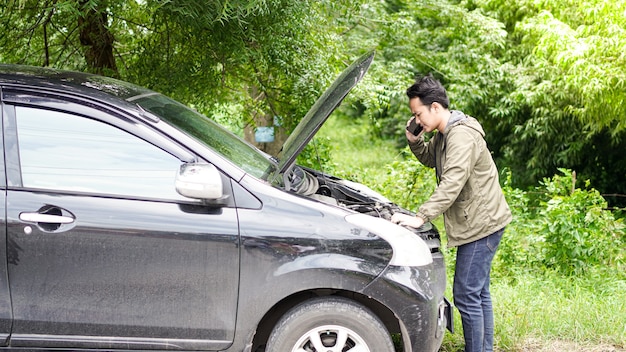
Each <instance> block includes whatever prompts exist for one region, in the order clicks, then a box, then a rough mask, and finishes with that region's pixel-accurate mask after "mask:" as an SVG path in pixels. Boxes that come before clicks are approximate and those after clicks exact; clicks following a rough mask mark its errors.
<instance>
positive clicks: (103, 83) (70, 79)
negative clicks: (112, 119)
mask: <svg viewBox="0 0 626 352" xmlns="http://www.w3.org/2000/svg"><path fill="white" fill-rule="evenodd" d="M0 84H2V85H26V86H31V87H40V88H45V89H57V90H58V89H60V90H63V91H65V92H74V93H78V94H90V95H91V94H94V93H96V92H101V93H105V94H107V95H112V96H115V97H117V98H120V99H123V100H127V99H128V98H131V97H135V96H138V95H142V94H146V93H151V91H150V90H148V89H146V88H142V87H139V86H137V85H134V84H131V83H128V82H124V81H120V80H117V79H114V78H111V77H105V76H99V75H95V74H90V73H84V72H74V71H65V70H58V69H53V68H49V67H35V66H26V65H12V64H0Z"/></svg>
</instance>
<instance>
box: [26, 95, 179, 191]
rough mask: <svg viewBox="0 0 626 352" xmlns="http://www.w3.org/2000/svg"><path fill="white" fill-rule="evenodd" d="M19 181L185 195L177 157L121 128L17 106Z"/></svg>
mask: <svg viewBox="0 0 626 352" xmlns="http://www.w3.org/2000/svg"><path fill="white" fill-rule="evenodd" d="M15 112H16V122H17V136H18V145H19V155H20V164H21V171H22V185H23V186H24V187H27V188H36V189H46V190H54V191H59V192H63V191H71V192H87V193H98V194H111V195H119V196H124V197H132V198H136V197H141V198H143V197H148V198H160V199H186V198H184V197H182V196H181V195H179V194H178V193H177V192H176V190H175V188H174V179H175V176H176V172H177V170H178V168H179V166H180V164H181V162H180V160H178V158H176V157H174V156H173V155H171V154H169V153H167V152H165V151H163V150H161V149H159V148H158V147H156V146H154V145H152V144H150V143H148V142H146V141H144V140H143V139H140V138H138V137H136V136H134V135H132V134H130V133H128V132H126V131H123V130H120V129H118V128H116V127H114V126H111V125H108V124H106V123H103V122H100V121H96V120H92V119H88V118H85V117H82V116H77V115H72V114H67V113H62V112H56V111H49V110H42V109H35V108H27V107H19V106H18V107H16V110H15Z"/></svg>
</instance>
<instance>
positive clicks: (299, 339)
mask: <svg viewBox="0 0 626 352" xmlns="http://www.w3.org/2000/svg"><path fill="white" fill-rule="evenodd" d="M352 350H354V351H356V350H358V351H364V352H366V351H369V352H394V351H395V349H394V347H393V343H392V342H391V337H390V335H389V332H388V331H387V329H386V328H385V326H384V325H383V323H382V322H381V321H380V320H379V319H378V318H377V317H376V316H375V315H374V314H373V313H372V312H371V311H370V310H369V309H367V308H366V307H363V306H362V305H360V304H358V303H356V302H353V301H351V300H348V299H346V298H342V297H328V296H326V297H319V298H316V299H313V300H310V301H307V302H304V303H301V304H299V305H297V306H296V307H294V308H292V309H291V310H290V311H288V312H287V313H286V314H285V315H284V316H283V317H282V318H281V319H280V321H279V322H278V323H277V324H276V326H275V327H274V330H273V331H272V334H271V335H270V338H269V341H268V345H267V349H266V351H267V352H342V351H352Z"/></svg>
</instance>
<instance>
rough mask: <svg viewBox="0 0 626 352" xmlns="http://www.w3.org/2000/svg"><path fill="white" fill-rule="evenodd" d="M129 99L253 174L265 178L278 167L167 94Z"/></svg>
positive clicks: (146, 95) (266, 157) (258, 152)
mask: <svg viewBox="0 0 626 352" xmlns="http://www.w3.org/2000/svg"><path fill="white" fill-rule="evenodd" d="M128 101H130V102H133V103H135V104H138V105H140V106H141V107H142V108H144V109H145V110H148V111H150V112H151V113H153V114H155V115H156V116H158V117H159V118H160V119H162V120H165V121H167V122H168V123H170V124H172V125H174V126H176V127H177V128H179V129H181V130H182V131H184V132H186V133H187V134H189V135H191V136H193V137H194V138H196V139H197V140H199V141H201V142H203V143H204V144H205V145H207V146H208V147H209V148H211V149H213V150H214V151H216V152H217V153H219V154H221V155H222V156H224V157H225V158H226V159H228V160H230V161H231V162H232V163H234V164H235V165H237V166H239V167H240V168H241V169H243V170H244V171H245V172H247V173H249V174H251V175H253V176H256V177H258V178H262V179H266V178H267V176H268V175H269V174H270V173H271V172H272V171H274V170H275V168H276V165H275V164H274V163H272V162H271V161H270V157H269V156H268V155H266V154H264V153H262V152H261V151H259V150H258V149H257V148H255V147H253V146H251V145H250V144H248V143H246V142H244V141H243V140H242V139H240V138H238V137H237V136H235V135H234V134H233V133H231V132H230V131H228V130H226V129H225V128H224V127H222V126H220V125H218V124H217V123H215V122H214V121H212V120H210V119H209V118H207V117H206V116H203V115H201V114H199V113H198V112H196V111H194V110H191V109H190V108H188V107H186V106H185V105H183V104H180V103H178V102H176V101H174V100H172V99H170V98H168V97H166V96H164V95H161V94H157V93H152V94H142V95H140V96H137V97H131V98H129V99H128Z"/></svg>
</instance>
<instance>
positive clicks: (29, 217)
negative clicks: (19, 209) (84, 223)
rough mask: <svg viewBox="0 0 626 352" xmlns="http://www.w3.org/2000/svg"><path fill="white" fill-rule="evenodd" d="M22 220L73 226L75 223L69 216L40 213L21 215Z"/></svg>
mask: <svg viewBox="0 0 626 352" xmlns="http://www.w3.org/2000/svg"><path fill="white" fill-rule="evenodd" d="M20 220H22V221H28V222H44V223H48V224H71V223H73V222H74V218H72V217H69V216H63V215H51V214H40V213H20Z"/></svg>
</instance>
